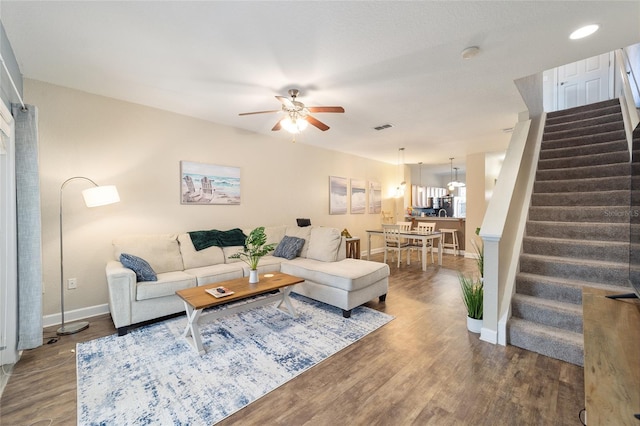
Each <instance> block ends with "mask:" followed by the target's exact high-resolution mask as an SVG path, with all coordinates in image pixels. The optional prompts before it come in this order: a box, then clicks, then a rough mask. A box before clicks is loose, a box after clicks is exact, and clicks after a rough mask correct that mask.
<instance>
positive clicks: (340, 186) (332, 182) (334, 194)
mask: <svg viewBox="0 0 640 426" xmlns="http://www.w3.org/2000/svg"><path fill="white" fill-rule="evenodd" d="M347 185H348V181H347V178H343V177H337V176H329V214H347V204H348V202H349V201H348V196H347V194H348V192H347V189H348V188H347Z"/></svg>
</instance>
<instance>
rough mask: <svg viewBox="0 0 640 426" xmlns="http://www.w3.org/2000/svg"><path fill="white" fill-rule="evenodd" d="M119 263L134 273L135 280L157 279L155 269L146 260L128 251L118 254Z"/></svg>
mask: <svg viewBox="0 0 640 426" xmlns="http://www.w3.org/2000/svg"><path fill="white" fill-rule="evenodd" d="M120 263H122V266H124V267H125V268H129V269H131V270H132V271H133V272H135V273H136V280H137V281H158V276H157V275H156V273H155V271H154V270H153V268H152V267H151V265H149V263H147V261H146V260H144V259H142V258H140V257H138V256H134V255H132V254H128V253H122V254H121V255H120Z"/></svg>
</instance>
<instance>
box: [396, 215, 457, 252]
mask: <svg viewBox="0 0 640 426" xmlns="http://www.w3.org/2000/svg"><path fill="white" fill-rule="evenodd" d="M405 220H407V221H411V222H412V223H413V228H415V227H417V226H418V225H417V224H418V222H434V223H435V224H436V231H439V230H440V229H442V228H446V229H455V230H457V231H458V245H459V246H460V250H463V251H464V240H465V225H466V220H465V218H463V217H437V216H425V217H422V216H405Z"/></svg>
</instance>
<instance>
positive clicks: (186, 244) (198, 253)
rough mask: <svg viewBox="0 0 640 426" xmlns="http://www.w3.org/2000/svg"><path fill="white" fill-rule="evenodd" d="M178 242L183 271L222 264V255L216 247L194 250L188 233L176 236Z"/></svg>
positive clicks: (220, 250)
mask: <svg viewBox="0 0 640 426" xmlns="http://www.w3.org/2000/svg"><path fill="white" fill-rule="evenodd" d="M178 242H179V243H180V253H182V262H183V263H184V269H192V268H200V267H203V266H209V265H217V264H219V263H224V253H223V252H222V249H221V248H220V247H218V246H211V247H208V248H206V249H204V250H196V249H195V247H194V246H193V242H191V237H190V236H189V234H188V233H184V234H180V235H178Z"/></svg>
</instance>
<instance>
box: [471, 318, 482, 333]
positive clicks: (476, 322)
mask: <svg viewBox="0 0 640 426" xmlns="http://www.w3.org/2000/svg"><path fill="white" fill-rule="evenodd" d="M481 329H482V320H481V319H474V318H471V317H467V330H469V331H470V332H472V333H480V330H481Z"/></svg>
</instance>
